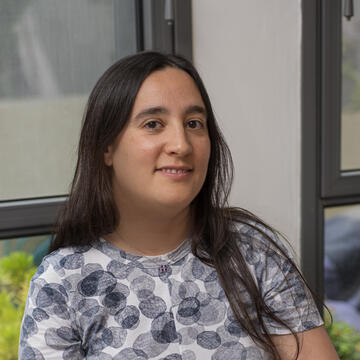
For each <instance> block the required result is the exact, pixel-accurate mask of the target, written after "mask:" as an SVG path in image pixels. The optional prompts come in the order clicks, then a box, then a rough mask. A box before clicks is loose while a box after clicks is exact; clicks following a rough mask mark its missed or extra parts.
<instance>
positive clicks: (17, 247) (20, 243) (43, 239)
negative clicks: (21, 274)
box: [0, 235, 51, 266]
mask: <svg viewBox="0 0 360 360" xmlns="http://www.w3.org/2000/svg"><path fill="white" fill-rule="evenodd" d="M50 241H51V236H50V235H41V236H30V237H22V238H15V239H7V240H0V259H2V258H4V257H6V256H9V255H11V254H12V253H14V252H18V251H20V252H25V253H27V254H31V255H33V257H34V265H35V266H39V265H40V263H41V260H42V258H43V257H44V256H45V255H46V254H47V252H48V249H49V246H50Z"/></svg>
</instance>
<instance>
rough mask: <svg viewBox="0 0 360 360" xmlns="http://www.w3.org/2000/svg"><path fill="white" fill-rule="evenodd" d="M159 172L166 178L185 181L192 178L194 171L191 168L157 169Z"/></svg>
mask: <svg viewBox="0 0 360 360" xmlns="http://www.w3.org/2000/svg"><path fill="white" fill-rule="evenodd" d="M156 171H157V172H159V173H161V174H162V175H164V176H166V177H170V178H173V179H184V178H187V177H188V176H190V174H191V172H192V171H193V169H190V168H170V167H169V168H167V167H166V168H161V169H157V170H156Z"/></svg>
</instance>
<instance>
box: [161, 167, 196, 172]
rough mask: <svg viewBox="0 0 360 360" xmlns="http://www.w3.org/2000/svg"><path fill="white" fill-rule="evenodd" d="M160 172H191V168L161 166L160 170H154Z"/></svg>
mask: <svg viewBox="0 0 360 360" xmlns="http://www.w3.org/2000/svg"><path fill="white" fill-rule="evenodd" d="M162 170H176V171H178V170H183V171H192V168H191V167H190V166H163V167H161V168H158V169H156V171H162Z"/></svg>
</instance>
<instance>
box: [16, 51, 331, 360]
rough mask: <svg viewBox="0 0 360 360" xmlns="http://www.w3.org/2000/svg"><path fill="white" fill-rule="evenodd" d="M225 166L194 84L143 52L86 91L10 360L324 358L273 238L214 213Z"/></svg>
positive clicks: (176, 60) (314, 320)
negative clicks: (47, 250) (67, 184)
mask: <svg viewBox="0 0 360 360" xmlns="http://www.w3.org/2000/svg"><path fill="white" fill-rule="evenodd" d="M231 181H232V161H231V156H230V152H229V150H228V147H227V146H226V144H225V142H224V140H223V137H222V135H221V132H220V130H219V128H218V126H217V124H216V121H215V118H214V114H213V112H212V108H211V104H210V100H209V97H208V95H207V92H206V90H205V87H204V85H203V83H202V81H201V79H200V77H199V75H198V73H197V72H196V70H195V69H194V67H193V66H192V65H191V63H189V62H188V61H186V60H185V59H183V58H181V57H178V56H167V55H163V54H160V53H155V52H145V53H140V54H137V55H134V56H130V57H127V58H125V59H123V60H120V61H119V62H117V63H115V64H114V65H113V66H111V67H110V68H109V69H108V70H107V71H106V72H105V73H104V74H103V75H102V77H101V78H100V79H99V81H98V83H97V84H96V86H95V88H94V89H93V91H92V93H91V95H90V98H89V101H88V105H87V109H86V113H85V117H84V122H83V127H82V131H81V137H80V143H79V149H78V163H77V168H76V171H75V176H74V180H73V184H72V189H71V192H70V195H69V199H68V201H67V203H66V205H65V207H64V209H63V211H62V213H61V216H60V217H59V220H58V226H57V229H56V238H55V240H54V241H53V244H52V249H51V251H53V252H52V253H51V254H50V255H48V256H47V257H45V258H44V260H43V263H42V265H41V266H40V267H39V269H38V271H37V273H36V275H35V276H34V278H33V279H32V282H31V287H30V290H29V295H28V301H27V305H26V310H25V314H24V319H23V324H22V331H21V339H20V358H21V359H83V358H87V359H95V358H96V359H112V358H113V359H124V360H127V359H129V360H130V359H131V360H132V359H139V360H140V359H163V360H165V359H166V360H178V359H183V360H190V359H191V360H193V359H201V360H202V359H213V360H217V359H219V360H220V359H221V360H227V359H231V360H236V359H276V358H280V357H281V358H282V359H290V358H296V357H297V358H298V359H318V360H319V359H320V360H321V359H327V360H331V359H337V355H336V353H335V351H334V349H333V347H332V345H331V343H330V341H329V339H328V337H327V334H326V331H325V330H324V327H323V322H322V319H321V317H320V315H319V313H318V311H317V309H316V307H315V305H314V302H313V300H312V299H311V296H310V295H309V292H308V291H307V289H306V286H305V285H304V283H303V281H302V278H301V275H300V274H299V272H298V270H297V269H296V267H295V265H294V262H293V260H292V259H291V257H290V255H289V254H288V253H287V251H286V250H285V249H284V247H283V246H282V245H281V243H280V241H279V240H278V237H277V233H276V232H275V231H273V230H272V229H271V228H270V227H269V226H267V225H266V224H264V223H263V222H262V221H261V220H260V219H258V218H257V217H255V216H254V215H252V214H251V213H249V212H247V211H245V210H242V209H238V208H229V207H228V206H227V198H228V194H229V191H230V186H231Z"/></svg>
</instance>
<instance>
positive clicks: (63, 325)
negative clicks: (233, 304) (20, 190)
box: [19, 226, 323, 360]
mask: <svg viewBox="0 0 360 360" xmlns="http://www.w3.org/2000/svg"><path fill="white" fill-rule="evenodd" d="M254 237H259V233H256V231H254V230H253V229H252V228H251V227H249V226H242V227H240V229H239V246H240V249H241V251H242V254H243V255H244V259H245V261H246V263H247V265H248V267H249V269H250V271H251V274H252V275H253V277H254V279H255V282H256V284H257V286H258V288H259V290H260V292H261V294H262V296H264V299H265V302H266V304H267V305H268V306H269V308H270V309H271V310H272V311H274V312H275V314H276V315H277V316H278V317H279V318H280V319H282V320H283V321H285V322H286V323H287V324H289V325H290V326H291V327H292V328H293V329H294V331H295V332H301V331H304V330H308V329H311V328H314V327H317V326H319V325H322V324H323V321H322V319H321V317H320V315H319V313H318V311H317V308H316V306H315V304H314V302H313V300H312V298H311V297H310V296H309V294H308V292H307V290H306V289H305V287H304V285H303V283H302V281H301V279H300V278H299V276H298V275H297V273H296V272H295V271H294V270H293V268H292V266H291V265H290V263H289V262H288V261H287V260H286V259H285V258H284V257H282V256H280V255H279V254H278V253H277V252H276V251H269V252H264V251H263V250H261V247H258V246H256V245H255V243H254V241H253V239H254ZM264 241H265V240H264ZM170 260H171V261H170ZM169 261H170V265H169V266H167V265H166V264H167V263H168V262H169ZM162 265H164V266H162ZM264 321H265V324H266V326H267V329H268V331H269V333H270V334H288V333H289V330H288V329H287V328H284V327H282V326H280V325H279V324H277V323H274V322H273V321H272V320H271V319H268V318H266V317H264ZM268 358H269V357H268V356H267V355H266V354H265V353H264V352H263V351H262V350H261V349H260V348H259V347H257V346H256V345H255V343H254V342H253V341H252V340H251V338H250V337H249V335H248V334H247V333H246V331H245V330H244V329H243V328H242V327H241V326H240V325H239V323H238V322H237V321H236V319H235V317H234V315H233V312H232V310H231V308H230V306H229V302H228V300H227V298H226V296H225V293H224V291H223V289H222V287H221V285H220V282H219V278H218V275H217V273H216V271H215V269H214V268H212V267H210V266H208V265H206V264H204V263H203V262H201V261H200V260H199V259H198V258H197V257H195V256H194V255H193V254H192V252H191V241H190V239H187V240H186V241H184V242H183V243H182V244H181V245H180V246H179V247H178V248H177V249H175V250H173V251H171V252H170V253H168V254H165V255H161V256H160V257H144V256H139V255H132V254H129V253H126V252H124V251H122V250H120V249H119V248H117V247H115V246H113V245H111V244H110V243H109V242H108V241H106V240H105V239H102V238H100V239H99V241H98V242H97V243H96V244H95V245H93V246H83V247H68V248H61V249H59V250H57V251H55V252H53V253H51V254H49V255H48V256H46V257H45V258H44V259H43V261H42V263H41V265H40V266H39V268H38V270H37V272H36V274H35V275H34V277H33V279H32V281H31V285H30V290H29V294H28V299H27V303H26V309H25V313H24V317H23V322H22V328H21V335H20V346H19V359H20V360H39V359H46V360H52V359H69V360H70V359H71V360H80V359H104V360H108V359H115V360H147V359H149V360H150V359H154V360H204V359H209V360H210V359H211V360H246V359H250V360H256V359H268Z"/></svg>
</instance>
